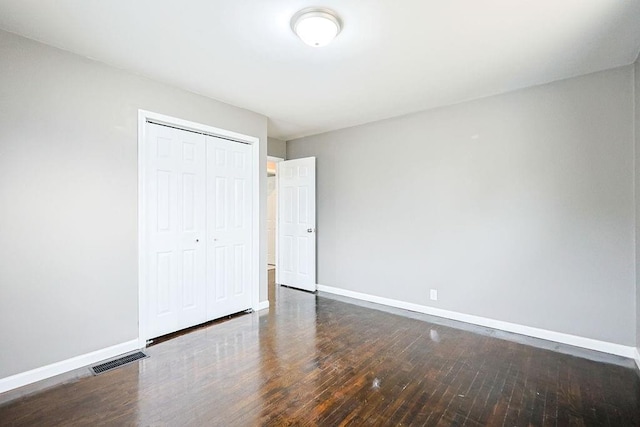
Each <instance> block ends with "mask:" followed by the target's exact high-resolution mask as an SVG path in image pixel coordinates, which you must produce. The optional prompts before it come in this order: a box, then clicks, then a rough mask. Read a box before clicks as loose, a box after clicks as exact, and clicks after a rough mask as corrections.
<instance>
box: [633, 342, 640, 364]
mask: <svg viewBox="0 0 640 427" xmlns="http://www.w3.org/2000/svg"><path fill="white" fill-rule="evenodd" d="M634 353H635V354H634V355H633V359H634V360H635V361H636V366H637V367H638V370H640V349H638V347H636V348H635V349H634Z"/></svg>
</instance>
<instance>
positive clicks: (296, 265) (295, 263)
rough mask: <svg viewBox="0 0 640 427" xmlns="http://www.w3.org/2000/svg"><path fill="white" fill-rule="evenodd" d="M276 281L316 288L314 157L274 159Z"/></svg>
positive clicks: (301, 287) (303, 287)
mask: <svg viewBox="0 0 640 427" xmlns="http://www.w3.org/2000/svg"><path fill="white" fill-rule="evenodd" d="M277 169H278V172H277V174H278V212H279V214H278V262H277V267H276V268H277V272H278V283H279V284H281V285H286V286H291V287H294V288H298V289H303V290H305V291H310V292H315V290H316V158H315V157H307V158H304V159H296V160H286V161H284V162H280V163H278V166H277Z"/></svg>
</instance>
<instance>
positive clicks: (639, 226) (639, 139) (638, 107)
mask: <svg viewBox="0 0 640 427" xmlns="http://www.w3.org/2000/svg"><path fill="white" fill-rule="evenodd" d="M634 93H635V130H636V135H635V137H636V145H635V156H636V157H635V158H636V167H635V175H636V176H635V178H636V186H635V192H636V194H635V202H636V347H637V348H638V351H640V170H638V165H640V58H638V60H637V61H636V63H635V91H634Z"/></svg>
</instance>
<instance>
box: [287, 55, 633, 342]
mask: <svg viewBox="0 0 640 427" xmlns="http://www.w3.org/2000/svg"><path fill="white" fill-rule="evenodd" d="M632 111H633V67H632V66H627V67H623V68H618V69H614V70H610V71H606V72H601V73H597V74H592V75H588V76H583V77H578V78H573V79H570V80H565V81H559V82H555V83H552V84H548V85H544V86H539V87H534V88H530V89H526V90H521V91H517V92H512V93H508V94H505V95H500V96H494V97H490V98H485V99H481V100H477V101H473V102H467V103H463V104H459V105H454V106H450V107H446V108H440V109H436V110H430V111H426V112H422V113H418V114H413V115H409V116H405V117H401V118H395V119H389V120H384V121H379V122H375V123H371V124H367V125H363V126H358V127H353V128H349V129H343V130H339V131H335V132H330V133H326V134H322V135H317V136H312V137H307V138H302V139H299V140H293V141H288V142H287V158H289V159H295V158H300V157H306V156H316V157H317V210H318V224H317V227H318V283H319V284H322V285H328V286H334V287H338V288H342V289H347V290H351V291H356V292H363V293H367V294H371V295H377V296H381V297H387V298H393V299H397V300H401V301H408V302H412V303H417V304H423V305H429V306H434V307H438V308H442V309H446V310H453V311H457V312H461V313H467V314H472V315H477V316H483V317H487V318H492V319H498V320H502V321H507V322H513V323H517V324H522V325H528V326H532V327H537V328H544V329H548V330H552V331H558V332H563V333H568V334H575V335H579V336H583V337H589V338H593V339H597V340H603V341H608V342H612V343H618V344H623V345H634V343H635V340H636V337H635V327H634V325H635V322H636V320H635V283H634V274H635V271H634V270H635V266H634V194H633V192H634V189H633V185H634V160H633V150H634V146H633V145H634V144H633V113H632ZM430 288H437V289H438V291H439V295H438V296H439V299H438V301H430V300H429V289H430Z"/></svg>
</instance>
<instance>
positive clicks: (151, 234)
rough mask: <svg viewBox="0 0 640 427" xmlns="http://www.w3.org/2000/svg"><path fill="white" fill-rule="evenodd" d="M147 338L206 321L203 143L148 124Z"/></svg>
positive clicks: (190, 135)
mask: <svg viewBox="0 0 640 427" xmlns="http://www.w3.org/2000/svg"><path fill="white" fill-rule="evenodd" d="M145 162H146V167H145V174H146V176H145V183H146V191H145V194H144V195H143V197H145V203H146V207H147V209H146V221H145V223H146V228H147V230H146V233H145V235H146V239H147V242H146V248H147V249H148V252H147V266H148V271H147V278H148V282H147V285H146V286H147V292H148V298H147V304H148V306H147V316H148V319H147V328H148V334H147V337H148V338H153V337H158V336H160V335H164V334H167V333H171V332H175V331H177V330H180V329H183V328H187V327H189V326H193V325H197V324H199V323H202V322H204V321H205V320H206V318H205V317H206V306H205V286H206V283H205V282H206V262H205V259H206V254H205V252H206V250H205V242H204V238H205V209H206V204H205V196H206V194H205V177H206V170H205V168H206V163H205V137H204V136H203V135H200V134H196V133H192V132H187V131H182V130H178V129H173V128H170V127H166V126H160V125H155V124H151V123H148V124H147V140H146V144H145Z"/></svg>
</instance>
